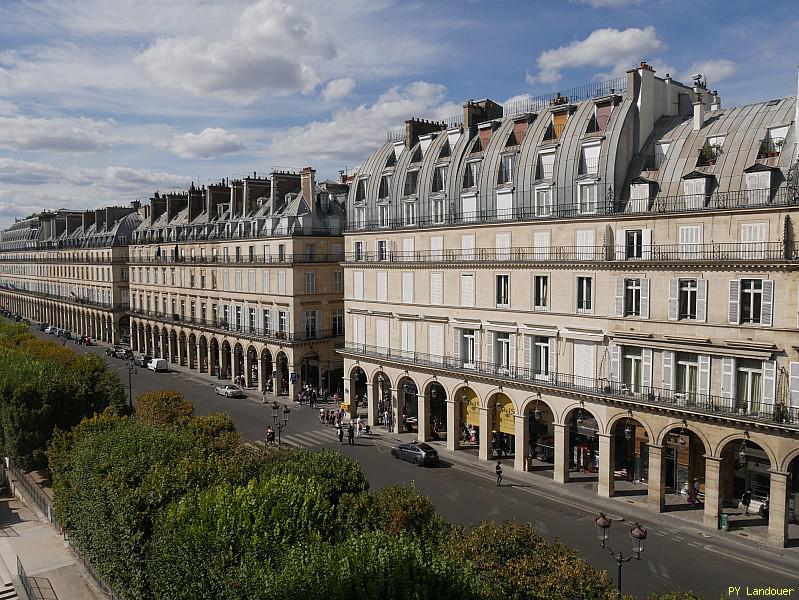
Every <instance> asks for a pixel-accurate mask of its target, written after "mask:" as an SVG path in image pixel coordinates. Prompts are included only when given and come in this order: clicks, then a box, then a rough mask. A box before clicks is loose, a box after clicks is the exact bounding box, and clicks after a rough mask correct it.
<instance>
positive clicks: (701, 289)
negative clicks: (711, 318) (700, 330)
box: [696, 279, 707, 323]
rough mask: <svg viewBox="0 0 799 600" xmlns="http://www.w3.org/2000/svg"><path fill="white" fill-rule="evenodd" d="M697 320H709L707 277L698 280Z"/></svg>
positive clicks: (702, 321)
mask: <svg viewBox="0 0 799 600" xmlns="http://www.w3.org/2000/svg"><path fill="white" fill-rule="evenodd" d="M696 320H697V321H699V322H700V323H704V322H705V321H706V320H707V279H697V280H696Z"/></svg>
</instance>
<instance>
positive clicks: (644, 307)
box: [641, 279, 649, 319]
mask: <svg viewBox="0 0 799 600" xmlns="http://www.w3.org/2000/svg"><path fill="white" fill-rule="evenodd" d="M641 317H642V318H644V319H648V318H649V279H642V280H641Z"/></svg>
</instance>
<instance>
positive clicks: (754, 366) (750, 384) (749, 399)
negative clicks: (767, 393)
mask: <svg viewBox="0 0 799 600" xmlns="http://www.w3.org/2000/svg"><path fill="white" fill-rule="evenodd" d="M735 362H736V365H735V366H736V368H735V407H736V408H737V409H738V410H743V411H745V412H747V413H756V412H759V411H760V401H761V399H762V394H763V365H762V363H760V362H758V361H756V360H745V359H739V360H736V361H735Z"/></svg>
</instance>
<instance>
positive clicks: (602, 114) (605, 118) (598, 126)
mask: <svg viewBox="0 0 799 600" xmlns="http://www.w3.org/2000/svg"><path fill="white" fill-rule="evenodd" d="M612 112H613V103H612V102H609V101H608V102H600V103H597V104H596V105H594V114H593V115H592V116H591V120H590V121H589V123H588V129H586V133H598V132H600V131H605V129H607V127H608V122H609V121H610V114H611V113H612Z"/></svg>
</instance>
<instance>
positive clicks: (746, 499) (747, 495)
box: [741, 490, 752, 515]
mask: <svg viewBox="0 0 799 600" xmlns="http://www.w3.org/2000/svg"><path fill="white" fill-rule="evenodd" d="M751 503H752V490H746V491H745V492H744V495H743V496H741V504H743V506H744V514H745V515H748V514H749V505H750V504H751Z"/></svg>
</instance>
